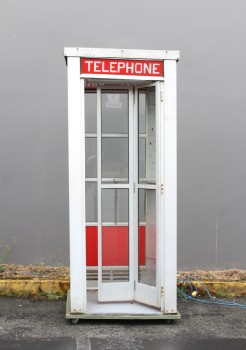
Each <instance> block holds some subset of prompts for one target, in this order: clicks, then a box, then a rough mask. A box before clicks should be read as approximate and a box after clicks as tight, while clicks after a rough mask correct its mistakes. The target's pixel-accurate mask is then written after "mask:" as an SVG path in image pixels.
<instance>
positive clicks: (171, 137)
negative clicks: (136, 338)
mask: <svg viewBox="0 0 246 350" xmlns="http://www.w3.org/2000/svg"><path fill="white" fill-rule="evenodd" d="M176 65H177V62H176V60H165V61H164V74H165V81H164V95H165V103H164V218H165V219H164V221H165V222H164V242H163V244H164V262H163V263H164V276H163V277H164V298H163V305H162V307H163V308H164V312H165V313H167V314H172V313H176V312H177V81H176V68H177V67H176Z"/></svg>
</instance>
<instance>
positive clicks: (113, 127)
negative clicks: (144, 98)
mask: <svg viewBox="0 0 246 350" xmlns="http://www.w3.org/2000/svg"><path fill="white" fill-rule="evenodd" d="M128 114H129V106H128V91H124V92H122V91H108V90H103V91H102V133H120V134H128Z"/></svg>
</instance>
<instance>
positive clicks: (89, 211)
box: [85, 182, 97, 222]
mask: <svg viewBox="0 0 246 350" xmlns="http://www.w3.org/2000/svg"><path fill="white" fill-rule="evenodd" d="M85 217H86V222H97V183H96V182H86V183H85Z"/></svg>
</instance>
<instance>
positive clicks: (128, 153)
mask: <svg viewBox="0 0 246 350" xmlns="http://www.w3.org/2000/svg"><path fill="white" fill-rule="evenodd" d="M97 118H98V119H97V136H98V149H97V154H98V162H97V168H98V169H97V173H98V301H101V302H107V301H127V300H128V301H129V300H133V299H134V250H133V245H134V235H133V199H132V198H133V90H132V89H130V88H123V89H122V88H121V89H117V88H114V89H109V88H98V89H97Z"/></svg>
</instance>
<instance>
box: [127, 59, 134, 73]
mask: <svg viewBox="0 0 246 350" xmlns="http://www.w3.org/2000/svg"><path fill="white" fill-rule="evenodd" d="M129 71H130V72H131V73H132V74H134V63H129V62H127V63H126V73H127V74H128V73H129Z"/></svg>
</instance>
